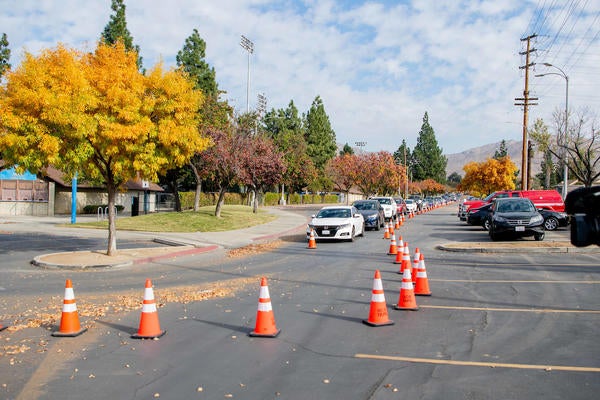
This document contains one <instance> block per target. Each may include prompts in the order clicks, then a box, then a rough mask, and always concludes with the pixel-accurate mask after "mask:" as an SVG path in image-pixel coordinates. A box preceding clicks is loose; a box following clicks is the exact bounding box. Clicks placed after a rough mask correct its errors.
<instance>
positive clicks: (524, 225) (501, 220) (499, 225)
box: [489, 197, 545, 240]
mask: <svg viewBox="0 0 600 400" xmlns="http://www.w3.org/2000/svg"><path fill="white" fill-rule="evenodd" d="M489 221H490V229H489V234H490V238H491V239H492V240H498V239H499V238H500V236H512V237H524V236H533V237H534V238H535V240H544V235H545V232H544V217H542V215H541V214H540V213H539V212H538V210H537V209H536V208H535V206H534V205H533V203H532V202H531V200H529V199H527V198H522V197H508V198H503V199H495V200H494V201H493V203H492V208H491V209H490V214H489Z"/></svg>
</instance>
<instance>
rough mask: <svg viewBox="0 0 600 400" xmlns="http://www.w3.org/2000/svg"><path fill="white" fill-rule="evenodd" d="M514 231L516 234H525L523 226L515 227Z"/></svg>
mask: <svg viewBox="0 0 600 400" xmlns="http://www.w3.org/2000/svg"><path fill="white" fill-rule="evenodd" d="M515 231H516V232H525V227H524V226H515Z"/></svg>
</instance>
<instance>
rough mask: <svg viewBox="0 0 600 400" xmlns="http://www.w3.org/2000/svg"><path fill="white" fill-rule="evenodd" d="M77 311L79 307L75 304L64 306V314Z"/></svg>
mask: <svg viewBox="0 0 600 400" xmlns="http://www.w3.org/2000/svg"><path fill="white" fill-rule="evenodd" d="M75 311H77V305H75V303H65V304H63V312H75Z"/></svg>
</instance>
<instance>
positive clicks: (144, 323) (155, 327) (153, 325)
mask: <svg viewBox="0 0 600 400" xmlns="http://www.w3.org/2000/svg"><path fill="white" fill-rule="evenodd" d="M165 333H167V331H161V330H160V323H159V322H158V311H157V310H156V302H155V301H154V291H153V290H152V281H151V280H150V279H146V288H145V289H144V301H143V303H142V316H141V317H140V327H139V329H138V332H137V333H136V334H135V335H131V337H132V338H133V339H154V338H159V337H161V336H162V335H164V334H165Z"/></svg>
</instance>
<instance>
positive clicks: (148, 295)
mask: <svg viewBox="0 0 600 400" xmlns="http://www.w3.org/2000/svg"><path fill="white" fill-rule="evenodd" d="M144 300H154V291H153V290H152V288H145V289H144Z"/></svg>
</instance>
